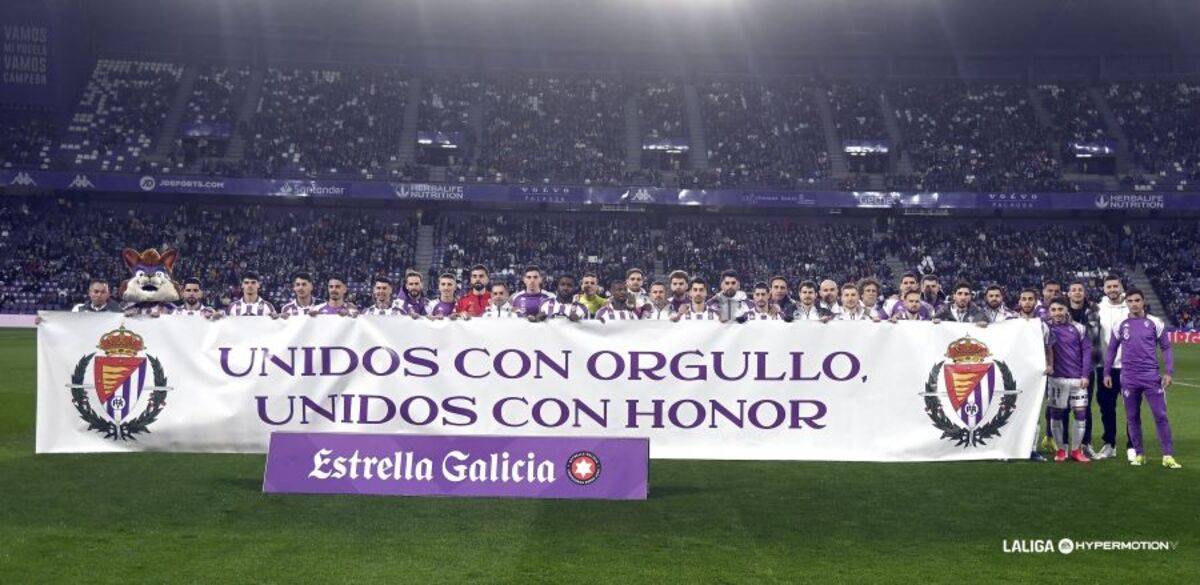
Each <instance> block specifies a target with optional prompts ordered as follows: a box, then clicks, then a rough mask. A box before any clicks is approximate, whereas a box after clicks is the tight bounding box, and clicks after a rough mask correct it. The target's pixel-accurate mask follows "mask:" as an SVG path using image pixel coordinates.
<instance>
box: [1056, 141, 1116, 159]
mask: <svg viewBox="0 0 1200 585" xmlns="http://www.w3.org/2000/svg"><path fill="white" fill-rule="evenodd" d="M1067 152H1069V153H1071V155H1072V156H1074V157H1075V158H1105V157H1107V158H1112V157H1115V156H1117V143H1116V142H1115V141H1113V140H1072V141H1069V142H1067Z"/></svg>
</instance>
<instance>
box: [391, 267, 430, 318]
mask: <svg viewBox="0 0 1200 585" xmlns="http://www.w3.org/2000/svg"><path fill="white" fill-rule="evenodd" d="M395 306H396V308H397V309H399V310H400V313H401V314H403V315H408V316H409V317H412V318H413V319H419V318H421V317H425V316H427V315H428V312H429V301H428V300H426V299H425V279H424V278H423V277H421V273H420V272H417V271H416V270H407V271H405V273H404V292H403V294H401V295H400V297H399V298H397V299H396V301H395Z"/></svg>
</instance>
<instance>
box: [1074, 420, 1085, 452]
mask: <svg viewBox="0 0 1200 585" xmlns="http://www.w3.org/2000/svg"><path fill="white" fill-rule="evenodd" d="M1085 431H1087V419H1084V420H1079V419H1075V436H1073V437H1071V450H1072V451H1074V450H1076V449H1078V448H1079V445H1080V443H1083V433H1084V432H1085Z"/></svg>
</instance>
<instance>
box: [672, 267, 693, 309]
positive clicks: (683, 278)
mask: <svg viewBox="0 0 1200 585" xmlns="http://www.w3.org/2000/svg"><path fill="white" fill-rule="evenodd" d="M689 281H690V279H689V278H688V273H686V272H684V271H682V270H676V271H674V272H672V273H671V276H670V278H669V279H668V282H670V283H671V298H670V303H671V310H672V311H679V309H680V308H681V307H683V306H684V305H686V304H688V303H689V302H691V298H690V297H689V296H688V287H689V284H688V283H689Z"/></svg>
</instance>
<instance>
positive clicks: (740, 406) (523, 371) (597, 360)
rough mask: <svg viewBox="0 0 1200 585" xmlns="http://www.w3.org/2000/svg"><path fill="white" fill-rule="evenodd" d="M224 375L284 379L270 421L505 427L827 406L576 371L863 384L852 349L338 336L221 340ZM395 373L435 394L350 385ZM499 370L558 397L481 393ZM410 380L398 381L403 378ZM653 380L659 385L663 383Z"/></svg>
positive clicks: (816, 422) (774, 424)
mask: <svg viewBox="0 0 1200 585" xmlns="http://www.w3.org/2000/svg"><path fill="white" fill-rule="evenodd" d="M218 352H219V355H218V356H216V357H217V359H218V361H219V362H220V368H221V371H222V373H223V374H224V375H226V376H230V377H233V378H243V379H245V378H251V379H261V382H262V385H263V386H262V387H264V388H265V387H270V388H276V387H282V388H286V389H287V393H286V394H285V395H267V394H257V393H256V395H255V396H254V400H255V401H256V407H257V414H258V417H259V419H260V420H261V421H262V422H264V423H266V424H268V425H274V426H281V425H289V424H291V425H296V424H299V425H307V424H312V423H322V422H326V421H327V422H329V423H342V424H352V425H385V424H398V423H399V424H405V425H411V426H414V427H429V426H442V427H469V426H472V425H475V424H477V423H479V422H480V418H481V417H488V418H491V419H492V420H493V421H494V422H495V424H498V425H500V426H503V427H507V428H514V429H519V428H535V427H541V428H583V429H587V428H594V429H607V428H628V429H637V428H645V429H662V428H679V429H694V428H710V429H712V428H757V429H781V428H783V429H804V428H808V429H821V428H824V426H825V424H824V423H823V422H822V419H823V418H824V417H825V415H826V413H827V411H828V408H827V406H826V404H825V403H824V402H823V401H821V400H814V399H804V398H788V399H776V398H770V397H752V398H739V397H737V396H735V395H733V393H732V392H731V393H730V394H731V395H730V396H729V397H728V398H726V397H722V398H720V399H714V398H703V399H693V398H678V399H676V398H656V397H654V396H653V394H648V395H647V396H646V397H645V398H629V399H623V400H619V401H614V400H613V399H611V398H598V397H594V396H570V392H571V389H572V388H574V387H575V386H576V384H575V383H577V382H579V381H580V380H581V379H584V380H588V381H590V382H593V383H596V382H599V383H603V384H606V385H611V384H629V385H636V384H643V383H656V382H663V381H665V382H666V383H667V384H668V385H669V386H670V387H671V388H679V387H680V385H679V384H680V383H683V384H686V383H696V382H708V383H712V382H736V383H738V384H739V386H738V387H739V388H741V387H744V385H745V384H755V385H758V384H764V385H772V384H783V383H786V384H790V385H792V386H791V388H795V386H794V385H795V384H802V385H803V386H801V387H802V388H803V387H807V388H814V389H815V388H818V387H825V386H827V385H830V384H834V385H844V384H861V383H865V382H866V376H865V375H862V374H861V372H863V371H864V370H863V366H862V360H861V359H860V358H859V357H858V356H856V355H854V354H853V353H850V352H846V351H834V352H829V353H822V354H812V353H809V352H804V351H788V352H768V351H739V352H721V351H711V352H705V351H701V350H698V349H695V350H687V351H679V352H675V353H662V352H656V351H610V350H601V351H595V352H591V353H588V354H581V353H579V352H575V351H572V350H566V349H564V350H558V351H554V352H549V351H542V350H522V349H502V350H492V349H488V348H483V347H468V348H464V349H458V350H451V351H446V350H444V349H441V350H439V349H438V348H433V347H410V348H392V347H384V346H374V347H370V348H367V349H365V350H359V349H354V348H350V347H345V346H338V345H332V346H304V347H286V348H266V347H252V348H231V347H220V348H218ZM364 376H368V377H376V378H389V379H395V380H397V381H402V380H416V379H424V380H425V381H424V382H423V383H422V384H421V386H423V387H427V388H428V387H431V386H432V387H436V388H437V393H436V395H427V394H424V393H419V392H418V393H412V392H403V391H398V392H396V393H395V394H387V395H384V394H381V393H362V392H357V391H356V390H355V388H354V380H356V379H361V377H364ZM330 378H333V379H337V380H345V381H346V385H345V387H343V388H340V389H339V391H338V392H336V393H333V394H329V395H326V396H321V397H316V398H314V397H312V396H309V395H307V394H305V393H304V384H305V382H306V381H310V380H314V379H330ZM497 380H508V381H525V380H528V381H537V384H539V385H540V386H541V387H543V388H544V387H545V384H548V383H561V384H562V386H561V387H562V390H563V391H562V392H561V393H559V396H544V392H541V394H543V396H537V395H535V394H534V393H528V394H524V395H522V394H512V395H507V396H500V397H492V398H489V399H488V400H487V403H484V400H483V399H482V398H481V397H480V396H479V395H478V393H477V392H473V391H472V390H473V389H476V388H480V387H481V386H482V385H488V384H489V383H490V382H494V381H497ZM406 386H407V385H405V384H397V387H398V388H404V387H406ZM659 387H660V388H661V387H663V386H661V385H659Z"/></svg>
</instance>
